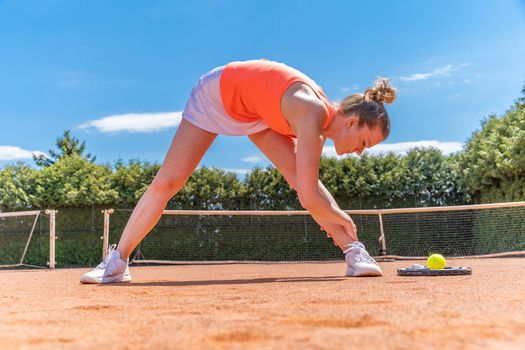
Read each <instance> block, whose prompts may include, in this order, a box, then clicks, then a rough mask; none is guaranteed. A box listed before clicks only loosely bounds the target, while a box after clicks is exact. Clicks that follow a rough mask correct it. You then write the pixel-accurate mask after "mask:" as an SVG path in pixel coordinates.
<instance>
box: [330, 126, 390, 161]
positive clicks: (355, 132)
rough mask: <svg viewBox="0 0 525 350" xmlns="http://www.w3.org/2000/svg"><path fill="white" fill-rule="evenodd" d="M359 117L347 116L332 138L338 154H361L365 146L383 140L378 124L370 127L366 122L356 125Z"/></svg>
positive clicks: (368, 146) (370, 145) (373, 144)
mask: <svg viewBox="0 0 525 350" xmlns="http://www.w3.org/2000/svg"><path fill="white" fill-rule="evenodd" d="M358 124H359V117H357V116H351V117H347V118H346V119H345V121H344V123H342V124H341V127H340V128H339V130H338V131H337V132H336V134H335V135H334V137H333V138H332V140H333V142H334V146H335V151H336V153H337V154H338V155H343V154H349V153H356V154H357V155H361V153H363V151H364V150H365V149H367V148H370V147H372V146H375V145H377V144H378V143H380V142H381V141H383V133H382V131H381V128H380V127H379V126H376V127H373V128H372V129H370V128H369V127H368V126H367V125H366V124H363V126H362V127H359V126H358Z"/></svg>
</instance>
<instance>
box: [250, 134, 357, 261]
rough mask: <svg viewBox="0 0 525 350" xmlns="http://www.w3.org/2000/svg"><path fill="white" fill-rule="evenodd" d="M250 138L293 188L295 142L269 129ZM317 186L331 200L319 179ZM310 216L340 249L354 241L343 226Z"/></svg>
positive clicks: (294, 186) (294, 182)
mask: <svg viewBox="0 0 525 350" xmlns="http://www.w3.org/2000/svg"><path fill="white" fill-rule="evenodd" d="M250 140H252V141H253V143H255V145H256V146H257V147H258V148H259V149H260V150H261V151H262V152H263V153H264V155H266V157H268V159H270V161H271V162H272V163H273V165H275V167H276V168H277V169H278V170H279V172H280V173H281V174H282V175H283V176H284V178H285V180H286V181H287V182H288V184H289V185H290V186H291V187H292V188H293V189H295V188H296V183H297V180H296V173H297V172H296V166H295V164H296V163H295V159H296V153H295V147H296V145H295V143H294V142H293V141H292V140H291V139H289V138H288V137H286V136H283V135H281V134H279V133H277V132H275V131H273V130H270V129H267V130H263V131H261V132H258V133H256V134H253V135H250ZM319 187H320V188H321V190H322V193H323V195H324V196H325V197H327V198H329V199H330V200H333V198H332V195H331V194H330V193H329V192H328V190H327V189H326V188H325V187H324V186H323V184H322V183H321V182H320V181H319ZM310 214H311V213H310ZM312 218H313V219H314V220H315V221H316V222H317V223H318V224H319V225H320V226H321V227H322V228H323V230H325V231H326V232H327V233H328V234H329V235H330V237H332V239H333V240H334V242H335V243H336V244H337V246H339V248H341V250H343V251H344V250H346V249H347V248H348V247H349V246H350V245H351V244H352V243H353V242H354V241H355V238H353V237H350V236H349V235H348V233H347V232H346V230H345V228H344V227H343V226H341V225H339V224H334V223H332V222H329V221H325V220H323V219H321V218H319V217H317V216H315V215H312Z"/></svg>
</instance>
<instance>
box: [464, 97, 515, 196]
mask: <svg viewBox="0 0 525 350" xmlns="http://www.w3.org/2000/svg"><path fill="white" fill-rule="evenodd" d="M524 94H525V91H524ZM524 98H525V97H522V100H523V99H524ZM461 160H462V164H463V176H464V181H465V186H468V187H469V188H470V191H471V192H472V194H473V195H474V197H475V198H476V200H477V201H482V202H492V201H519V200H525V105H524V104H523V103H520V102H519V101H518V102H516V103H515V105H514V106H513V107H511V108H510V109H509V110H508V111H507V112H506V113H505V114H504V115H503V116H501V117H498V116H497V115H491V116H489V117H488V118H487V119H485V120H484V121H483V122H482V125H481V129H480V130H477V131H475V132H474V133H473V134H472V136H471V137H470V139H469V140H468V141H467V143H466V145H465V151H464V153H463V155H462V157H461Z"/></svg>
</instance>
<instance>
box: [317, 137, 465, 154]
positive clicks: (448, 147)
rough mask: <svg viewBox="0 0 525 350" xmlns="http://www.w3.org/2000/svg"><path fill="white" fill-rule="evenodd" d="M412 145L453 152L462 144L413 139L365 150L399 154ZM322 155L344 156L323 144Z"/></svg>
mask: <svg viewBox="0 0 525 350" xmlns="http://www.w3.org/2000/svg"><path fill="white" fill-rule="evenodd" d="M414 147H434V148H437V149H439V150H441V152H443V154H451V153H454V152H458V151H461V149H462V147H463V144H462V143H459V142H442V141H436V140H430V141H413V142H399V143H384V144H379V145H376V146H374V147H372V148H370V149H367V150H366V151H365V152H366V153H368V154H373V155H377V154H381V153H388V152H394V153H396V154H399V155H403V154H406V153H407V151H408V150H410V149H411V148H414ZM323 155H324V156H326V157H336V158H343V157H345V156H338V155H337V153H336V152H335V147H334V146H325V147H324V148H323Z"/></svg>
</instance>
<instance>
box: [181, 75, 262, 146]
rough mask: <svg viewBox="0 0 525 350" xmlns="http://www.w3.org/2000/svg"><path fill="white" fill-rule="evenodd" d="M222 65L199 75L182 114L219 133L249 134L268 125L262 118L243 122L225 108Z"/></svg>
mask: <svg viewBox="0 0 525 350" xmlns="http://www.w3.org/2000/svg"><path fill="white" fill-rule="evenodd" d="M223 69H224V67H217V68H215V69H213V70H211V71H210V72H208V73H206V74H204V75H203V76H202V77H201V78H200V79H199V81H198V82H197V84H195V86H194V87H193V90H192V91H191V94H190V98H189V100H188V102H187V103H186V107H185V108H184V111H183V112H182V118H184V119H186V120H187V121H189V122H190V123H192V124H193V125H195V126H198V127H199V128H201V129H204V130H206V131H209V132H213V133H216V134H221V135H232V136H240V135H251V134H255V133H258V132H259V131H262V130H265V129H268V128H269V126H268V125H267V124H266V123H265V122H264V121H263V120H262V119H260V120H258V121H256V122H242V121H239V120H236V119H233V118H232V117H230V116H229V115H228V113H227V112H226V111H225V110H224V106H223V104H222V99H221V85H220V83H221V74H222V71H223Z"/></svg>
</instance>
